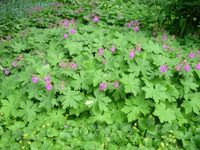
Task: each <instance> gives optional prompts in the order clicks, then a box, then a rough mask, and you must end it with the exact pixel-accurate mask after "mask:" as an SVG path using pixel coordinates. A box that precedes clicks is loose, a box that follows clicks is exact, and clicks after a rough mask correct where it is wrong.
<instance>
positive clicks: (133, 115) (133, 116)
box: [122, 96, 150, 122]
mask: <svg viewBox="0 0 200 150" xmlns="http://www.w3.org/2000/svg"><path fill="white" fill-rule="evenodd" d="M122 112H124V113H125V114H127V117H128V122H131V121H135V120H137V119H138V118H139V117H140V116H141V115H142V114H143V115H147V114H148V113H149V112H150V103H149V101H148V100H145V99H144V97H142V96H137V97H131V98H130V99H126V102H125V106H124V108H122Z"/></svg>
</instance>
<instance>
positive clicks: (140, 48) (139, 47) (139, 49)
mask: <svg viewBox="0 0 200 150" xmlns="http://www.w3.org/2000/svg"><path fill="white" fill-rule="evenodd" d="M136 50H137V51H138V52H141V50H142V47H141V46H140V44H137V45H136Z"/></svg>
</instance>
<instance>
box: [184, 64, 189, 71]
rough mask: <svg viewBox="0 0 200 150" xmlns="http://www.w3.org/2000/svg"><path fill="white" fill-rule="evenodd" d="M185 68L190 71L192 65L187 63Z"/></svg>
mask: <svg viewBox="0 0 200 150" xmlns="http://www.w3.org/2000/svg"><path fill="white" fill-rule="evenodd" d="M184 69H185V71H186V72H188V71H190V65H189V64H186V65H185V67H184Z"/></svg>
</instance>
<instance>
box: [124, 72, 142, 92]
mask: <svg viewBox="0 0 200 150" xmlns="http://www.w3.org/2000/svg"><path fill="white" fill-rule="evenodd" d="M120 81H121V82H122V83H123V84H124V88H125V93H133V95H135V96H136V95H137V94H138V92H139V91H140V79H138V78H135V76H134V75H133V74H129V75H126V74H124V75H123V77H122V79H121V80H120Z"/></svg>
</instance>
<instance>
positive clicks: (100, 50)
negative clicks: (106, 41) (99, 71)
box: [98, 48, 104, 56]
mask: <svg viewBox="0 0 200 150" xmlns="http://www.w3.org/2000/svg"><path fill="white" fill-rule="evenodd" d="M103 53H104V49H103V48H99V50H98V54H99V55H100V56H102V55H103Z"/></svg>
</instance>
